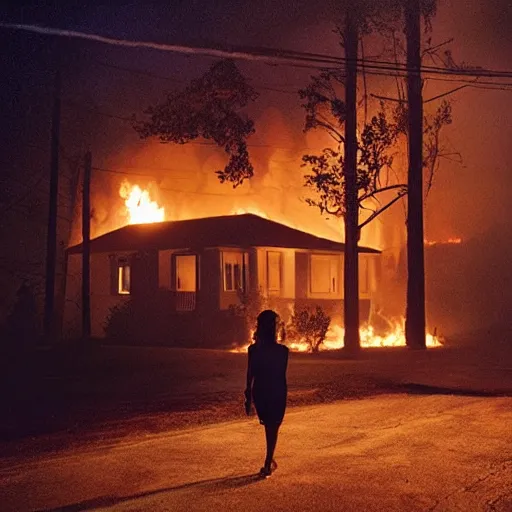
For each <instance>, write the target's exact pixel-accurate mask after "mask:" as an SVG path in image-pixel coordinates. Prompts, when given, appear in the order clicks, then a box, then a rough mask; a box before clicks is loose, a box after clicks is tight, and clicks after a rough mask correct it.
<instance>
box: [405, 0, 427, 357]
mask: <svg viewBox="0 0 512 512" xmlns="http://www.w3.org/2000/svg"><path fill="white" fill-rule="evenodd" d="M404 5H405V33H406V38H407V70H408V71H407V96H408V103H409V109H408V112H409V170H408V195H407V198H408V202H407V307H406V319H405V337H406V341H407V346H408V347H409V348H414V349H424V348H425V347H426V340H425V262H424V241H423V239H424V237H423V98H422V91H421V88H422V83H421V54H420V44H421V18H420V0H406V1H405V3H404Z"/></svg>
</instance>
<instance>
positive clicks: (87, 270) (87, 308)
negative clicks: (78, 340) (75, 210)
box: [82, 151, 92, 342]
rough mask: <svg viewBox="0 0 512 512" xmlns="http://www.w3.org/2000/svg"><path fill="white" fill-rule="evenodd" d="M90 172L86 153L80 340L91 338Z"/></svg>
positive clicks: (89, 158) (85, 340) (89, 162)
mask: <svg viewBox="0 0 512 512" xmlns="http://www.w3.org/2000/svg"><path fill="white" fill-rule="evenodd" d="M91 172H92V155H91V152H90V151H88V152H87V153H86V154H85V160H84V182H83V190H82V194H83V195H82V340H83V342H87V341H88V340H89V338H90V337H91V259H90V256H91V247H90V245H91Z"/></svg>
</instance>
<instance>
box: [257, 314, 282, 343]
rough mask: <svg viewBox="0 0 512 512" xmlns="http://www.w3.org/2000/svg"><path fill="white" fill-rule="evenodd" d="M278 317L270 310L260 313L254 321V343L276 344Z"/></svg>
mask: <svg viewBox="0 0 512 512" xmlns="http://www.w3.org/2000/svg"><path fill="white" fill-rule="evenodd" d="M278 318H279V315H278V314H277V313H276V312H275V311H272V310H271V309H266V310H265V311H262V312H261V313H260V314H259V315H258V318H257V320H256V332H255V334H254V338H255V340H256V342H258V343H262V344H270V343H277V324H278Z"/></svg>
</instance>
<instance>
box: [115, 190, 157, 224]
mask: <svg viewBox="0 0 512 512" xmlns="http://www.w3.org/2000/svg"><path fill="white" fill-rule="evenodd" d="M119 195H120V196H121V197H122V198H123V199H124V200H125V201H124V204H125V206H126V212H127V214H128V219H129V221H128V223H129V224H149V223H153V222H162V221H164V220H165V210H164V208H161V207H160V206H158V203H157V202H156V201H152V200H151V198H150V196H149V191H148V190H143V189H141V188H140V187H139V185H130V183H129V182H128V181H126V180H125V181H123V183H121V187H120V188H119Z"/></svg>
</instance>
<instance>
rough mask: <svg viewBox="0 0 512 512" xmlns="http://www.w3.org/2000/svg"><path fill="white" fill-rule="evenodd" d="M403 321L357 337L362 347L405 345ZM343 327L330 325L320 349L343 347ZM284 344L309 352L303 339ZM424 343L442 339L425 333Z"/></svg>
mask: <svg viewBox="0 0 512 512" xmlns="http://www.w3.org/2000/svg"><path fill="white" fill-rule="evenodd" d="M404 324H405V321H404V319H403V318H402V319H401V320H400V321H396V322H395V323H394V325H392V326H391V328H390V329H389V330H388V331H387V332H386V333H385V334H377V333H376V332H375V328H374V327H373V326H371V325H368V326H364V327H361V328H360V330H359V337H360V340H361V347H362V348H376V347H405V346H406V342H405V330H404ZM344 335H345V329H344V328H343V327H341V326H340V325H336V324H335V325H332V326H331V327H329V330H328V331H327V335H326V337H325V340H324V342H323V343H322V345H320V351H325V350H337V349H341V348H343V338H344ZM250 344H251V343H246V344H245V345H243V346H241V347H237V348H233V349H232V350H231V352H247V349H248V347H249V345H250ZM285 344H286V346H287V347H288V348H289V349H290V350H292V351H293V352H309V351H310V348H309V345H308V344H307V343H306V342H305V341H296V340H287V341H286V342H285ZM426 345H427V347H428V348H437V347H441V346H442V345H443V339H442V337H441V336H438V335H437V333H435V332H434V334H430V333H429V334H427V336H426Z"/></svg>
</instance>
